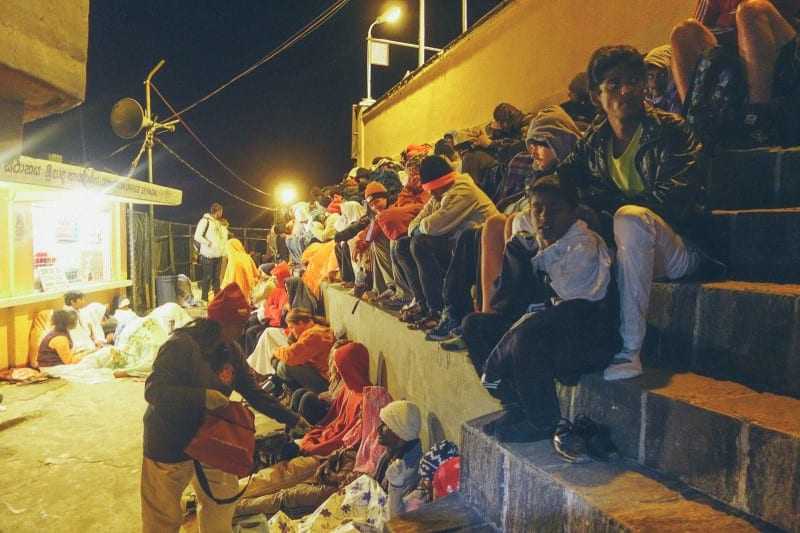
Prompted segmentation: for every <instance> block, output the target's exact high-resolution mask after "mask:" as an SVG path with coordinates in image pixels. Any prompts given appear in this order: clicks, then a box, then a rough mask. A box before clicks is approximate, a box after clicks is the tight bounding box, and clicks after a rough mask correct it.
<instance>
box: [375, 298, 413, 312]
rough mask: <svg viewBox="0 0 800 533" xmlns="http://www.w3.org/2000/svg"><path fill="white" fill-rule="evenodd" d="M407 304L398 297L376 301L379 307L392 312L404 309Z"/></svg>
mask: <svg viewBox="0 0 800 533" xmlns="http://www.w3.org/2000/svg"><path fill="white" fill-rule="evenodd" d="M407 304H408V300H406V299H405V298H400V297H399V296H392V297H391V298H385V299H382V300H378V305H380V306H381V307H385V308H386V309H391V310H393V311H398V310H400V309H402V308H403V307H405V306H406V305H407Z"/></svg>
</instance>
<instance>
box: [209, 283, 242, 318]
mask: <svg viewBox="0 0 800 533" xmlns="http://www.w3.org/2000/svg"><path fill="white" fill-rule="evenodd" d="M208 318H209V319H210V320H213V321H214V322H219V323H220V324H224V323H226V322H237V323H244V322H247V319H248V318H250V304H248V303H247V298H245V296H244V293H243V292H242V289H240V288H239V286H238V285H237V284H236V283H228V284H227V285H225V287H224V288H223V289H222V290H221V291H219V292H218V293H217V294H215V295H214V299H213V300H212V301H211V303H210V304H208Z"/></svg>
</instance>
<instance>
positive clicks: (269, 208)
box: [155, 137, 276, 211]
mask: <svg viewBox="0 0 800 533" xmlns="http://www.w3.org/2000/svg"><path fill="white" fill-rule="evenodd" d="M155 141H156V142H157V143H158V144H160V145H161V146H162V147H164V150H166V151H167V153H169V154H170V155H171V156H172V157H174V158H175V159H176V160H177V161H178V162H179V163H181V164H182V165H183V166H185V167H186V168H188V169H189V170H191V171H192V172H194V173H195V174H196V175H197V176H198V177H199V178H200V179H202V180H203V181H205V182H206V183H208V184H209V185H212V186H214V187H216V188H217V189H219V190H220V191H222V192H224V193H225V194H227V195H228V196H230V197H232V198H235V199H236V200H239V201H240V202H242V203H245V204H247V205H249V206H251V207H257V208H258V209H265V210H267V211H276V209H275V208H274V207H267V206H263V205H259V204H256V203H253V202H251V201H250V200H247V199H245V198H242V197H241V196H239V195H237V194H235V193H232V192H231V191H229V190H227V189H225V188H224V187H221V186H220V185H218V184H217V183H214V181H213V180H211V179H210V178H208V177H207V176H206V175H205V174H203V173H202V172H200V171H199V170H198V169H196V168H195V167H193V166H192V165H191V163H189V162H188V161H186V160H185V159H183V158H182V157H181V156H179V155H178V154H177V153H176V152H175V151H174V150H173V149H172V148H170V147H169V146H167V145H166V144H165V143H164V141H162V140H161V139H159V138H158V137H156V138H155Z"/></svg>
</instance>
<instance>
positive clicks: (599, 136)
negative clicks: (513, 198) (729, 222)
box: [557, 46, 724, 380]
mask: <svg viewBox="0 0 800 533" xmlns="http://www.w3.org/2000/svg"><path fill="white" fill-rule="evenodd" d="M587 71H588V76H589V92H590V96H591V98H592V101H593V102H594V103H595V104H596V105H598V106H600V107H601V108H602V112H603V113H604V115H605V116H604V117H602V118H598V120H596V121H595V122H594V123H593V124H592V125H591V126H590V127H589V129H588V130H587V131H586V133H585V134H584V136H583V138H582V139H581V140H580V141H578V145H577V146H576V147H575V150H573V152H572V153H571V154H570V155H569V157H567V159H566V160H565V161H563V162H562V163H561V165H559V167H558V169H557V172H558V175H559V176H561V177H565V178H572V179H574V180H575V181H576V182H577V183H578V185H579V186H580V187H581V189H582V193H583V202H584V203H586V204H588V205H589V206H590V207H592V208H593V209H595V210H596V211H597V212H598V213H600V214H601V215H606V216H608V217H611V216H613V235H614V242H615V245H616V248H617V257H616V262H617V284H618V286H619V292H620V319H621V325H620V334H621V335H622V341H623V348H622V351H621V352H620V353H618V354H617V355H616V356H615V357H614V359H613V361H612V362H611V365H609V367H608V368H606V370H605V372H604V373H603V376H604V377H605V379H607V380H617V379H627V378H632V377H636V376H639V375H641V373H642V363H641V359H640V353H641V349H642V344H643V342H644V334H645V330H646V321H645V315H646V313H647V308H648V305H649V303H650V289H651V286H652V281H653V279H659V278H666V279H678V278H683V277H685V276H687V275H692V276H698V277H707V278H713V277H719V276H721V275H722V274H723V273H724V266H723V265H722V264H720V263H718V262H716V261H713V260H712V259H710V258H709V257H708V256H707V255H705V254H704V253H702V252H701V251H700V249H699V248H697V247H696V246H695V245H693V244H690V243H689V240H691V241H693V242H694V243H696V242H697V241H698V240H699V239H700V237H701V232H702V231H703V230H704V229H705V228H708V227H709V225H708V223H707V220H706V217H705V215H706V214H707V213H706V212H704V210H703V209H702V207H701V203H700V201H699V200H700V198H699V194H698V191H699V190H700V187H699V184H698V180H697V174H698V169H697V160H696V157H697V154H698V152H699V151H700V148H701V143H700V142H699V141H698V140H697V138H696V137H695V135H694V134H693V133H692V131H691V129H690V128H689V127H688V125H687V124H686V122H684V120H683V119H682V118H681V117H680V116H678V115H674V114H672V113H667V112H665V111H661V110H659V109H653V108H652V107H651V106H650V105H649V104H645V102H644V88H645V65H644V60H643V57H642V55H641V54H640V53H639V52H638V51H637V50H636V49H635V48H633V47H631V46H603V47H601V48H599V49H598V50H597V51H595V52H594V54H593V55H592V57H591V59H590V60H589V66H588V68H587ZM601 218H602V217H601ZM604 234H606V232H604Z"/></svg>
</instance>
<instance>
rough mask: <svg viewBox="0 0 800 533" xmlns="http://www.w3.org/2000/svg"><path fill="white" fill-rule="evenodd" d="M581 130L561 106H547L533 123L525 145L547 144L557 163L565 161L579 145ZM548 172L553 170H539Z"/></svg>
mask: <svg viewBox="0 0 800 533" xmlns="http://www.w3.org/2000/svg"><path fill="white" fill-rule="evenodd" d="M581 135H582V133H581V130H580V129H579V128H578V126H577V125H576V124H575V121H573V120H572V118H571V117H570V116H569V115H568V114H567V112H566V111H564V109H563V108H562V107H561V106H557V105H551V106H547V107H545V108H544V109H542V110H541V111H539V113H537V114H536V116H535V117H534V118H533V120H532V121H531V125H530V127H529V128H528V136H527V137H526V139H525V144H526V145H530V144H533V143H545V144H546V145H547V146H549V147H550V149H551V150H553V152H554V153H555V155H556V160H557V161H563V160H564V158H565V157H567V155H569V153H570V152H571V151H572V149H573V148H575V145H576V144H578V139H580V138H581ZM539 170H541V171H543V172H547V171H548V170H552V169H539Z"/></svg>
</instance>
